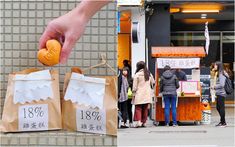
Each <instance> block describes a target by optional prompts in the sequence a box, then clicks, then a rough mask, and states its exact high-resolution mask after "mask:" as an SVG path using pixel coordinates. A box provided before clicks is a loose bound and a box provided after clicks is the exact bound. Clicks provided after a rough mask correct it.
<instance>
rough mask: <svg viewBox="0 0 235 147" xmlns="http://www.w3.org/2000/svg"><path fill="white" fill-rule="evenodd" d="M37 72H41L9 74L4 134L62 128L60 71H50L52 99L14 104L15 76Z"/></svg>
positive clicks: (4, 112)
mask: <svg viewBox="0 0 235 147" xmlns="http://www.w3.org/2000/svg"><path fill="white" fill-rule="evenodd" d="M36 71H40V70H38V69H27V70H23V71H20V72H15V73H12V74H9V78H8V86H7V93H6V99H5V103H4V108H3V114H2V121H1V127H0V129H1V131H2V132H24V131H42V130H57V129H61V128H62V123H61V120H62V119H61V107H60V93H59V74H58V71H55V70H50V75H51V84H50V85H51V89H52V95H53V97H52V98H46V99H45V100H39V101H32V102H25V103H24V104H21V103H16V104H15V103H14V100H13V97H14V86H15V80H14V77H15V74H29V73H33V72H36ZM19 112H20V113H19ZM19 116H23V118H21V117H20V118H19Z"/></svg>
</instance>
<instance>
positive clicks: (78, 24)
mask: <svg viewBox="0 0 235 147" xmlns="http://www.w3.org/2000/svg"><path fill="white" fill-rule="evenodd" d="M86 24H87V20H86V19H85V18H82V17H78V16H77V14H76V13H75V11H70V12H69V13H67V14H65V15H63V16H61V17H59V18H56V19H54V20H52V21H51V22H50V23H49V24H48V25H47V27H46V29H45V31H44V33H43V35H42V36H41V38H40V41H39V47H40V49H42V48H44V47H45V44H46V42H47V40H49V39H56V40H58V41H60V42H61V44H62V50H61V54H60V63H65V62H66V61H67V59H68V57H69V54H70V53H71V51H72V48H73V47H74V45H75V43H76V41H77V40H78V39H79V38H80V37H81V35H82V34H83V32H84V30H85V26H86Z"/></svg>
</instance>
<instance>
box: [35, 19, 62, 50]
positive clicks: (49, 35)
mask: <svg viewBox="0 0 235 147" xmlns="http://www.w3.org/2000/svg"><path fill="white" fill-rule="evenodd" d="M59 36H60V34H59V32H57V31H56V29H55V26H53V24H52V23H49V24H48V25H47V27H46V29H45V31H44V32H43V34H42V36H41V37H40V39H39V49H42V48H45V47H46V42H47V41H48V40H50V39H56V40H58V37H59Z"/></svg>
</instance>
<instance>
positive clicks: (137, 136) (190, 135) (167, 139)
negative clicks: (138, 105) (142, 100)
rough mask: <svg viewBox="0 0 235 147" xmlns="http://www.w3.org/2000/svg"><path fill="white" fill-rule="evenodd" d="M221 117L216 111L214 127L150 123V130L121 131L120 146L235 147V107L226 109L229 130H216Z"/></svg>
mask: <svg viewBox="0 0 235 147" xmlns="http://www.w3.org/2000/svg"><path fill="white" fill-rule="evenodd" d="M218 120H219V116H218V113H217V112H216V110H215V108H213V109H212V123H211V124H210V125H198V126H196V125H193V124H192V123H186V124H185V125H184V126H178V127H171V126H170V127H165V126H153V125H152V121H150V120H149V121H148V125H147V128H128V129H119V132H118V145H119V146H130V145H131V146H147V145H151V146H194V147H197V146H199V147H200V146H206V147H214V146H219V147H220V146H221V147H224V146H229V147H230V146H231V147H232V146H235V142H234V132H235V130H234V126H235V123H234V107H229V108H226V121H227V123H228V126H227V127H226V128H220V127H219V128H218V127H215V124H217V123H218Z"/></svg>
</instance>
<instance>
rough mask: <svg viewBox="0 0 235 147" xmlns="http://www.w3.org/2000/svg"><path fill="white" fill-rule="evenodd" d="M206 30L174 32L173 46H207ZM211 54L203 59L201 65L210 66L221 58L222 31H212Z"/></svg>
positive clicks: (172, 36)
mask: <svg viewBox="0 0 235 147" xmlns="http://www.w3.org/2000/svg"><path fill="white" fill-rule="evenodd" d="M205 43H206V41H205V36H204V32H173V33H171V44H172V45H173V46H205ZM209 55H210V56H206V57H205V58H203V59H202V60H201V65H204V66H207V67H209V66H210V65H211V63H213V62H215V61H218V60H220V33H219V32H210V47H209Z"/></svg>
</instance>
